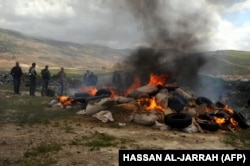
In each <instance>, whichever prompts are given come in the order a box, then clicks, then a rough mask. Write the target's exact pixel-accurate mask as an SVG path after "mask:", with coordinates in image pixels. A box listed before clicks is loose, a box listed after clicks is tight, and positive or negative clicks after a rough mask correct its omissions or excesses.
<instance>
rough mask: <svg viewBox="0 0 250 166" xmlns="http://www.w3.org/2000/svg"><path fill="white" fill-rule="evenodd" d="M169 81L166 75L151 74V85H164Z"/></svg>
mask: <svg viewBox="0 0 250 166" xmlns="http://www.w3.org/2000/svg"><path fill="white" fill-rule="evenodd" d="M166 79H167V75H165V74H159V75H157V74H150V80H149V83H148V84H149V85H164V84H165V82H166Z"/></svg>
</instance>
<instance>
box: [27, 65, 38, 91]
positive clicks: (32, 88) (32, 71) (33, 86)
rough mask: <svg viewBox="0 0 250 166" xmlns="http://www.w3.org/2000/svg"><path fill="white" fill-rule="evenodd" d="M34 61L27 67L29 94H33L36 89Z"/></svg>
mask: <svg viewBox="0 0 250 166" xmlns="http://www.w3.org/2000/svg"><path fill="white" fill-rule="evenodd" d="M36 75H37V74H36V63H32V66H31V67H30V69H29V77H30V96H35V91H36Z"/></svg>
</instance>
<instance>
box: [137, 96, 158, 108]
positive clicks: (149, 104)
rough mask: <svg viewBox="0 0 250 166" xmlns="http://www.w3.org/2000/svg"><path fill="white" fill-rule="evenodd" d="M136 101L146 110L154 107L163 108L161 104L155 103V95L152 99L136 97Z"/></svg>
mask: <svg viewBox="0 0 250 166" xmlns="http://www.w3.org/2000/svg"><path fill="white" fill-rule="evenodd" d="M137 103H138V104H139V105H141V106H142V107H143V108H144V109H145V110H147V111H152V110H155V109H158V110H162V109H163V108H162V107H161V106H159V105H157V103H156V100H155V97H153V98H152V99H149V98H141V99H137Z"/></svg>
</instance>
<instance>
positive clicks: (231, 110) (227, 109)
mask: <svg viewBox="0 0 250 166" xmlns="http://www.w3.org/2000/svg"><path fill="white" fill-rule="evenodd" d="M224 110H225V112H226V113H228V114H229V115H233V114H234V111H233V109H232V108H230V107H229V106H228V105H226V106H225V107H224Z"/></svg>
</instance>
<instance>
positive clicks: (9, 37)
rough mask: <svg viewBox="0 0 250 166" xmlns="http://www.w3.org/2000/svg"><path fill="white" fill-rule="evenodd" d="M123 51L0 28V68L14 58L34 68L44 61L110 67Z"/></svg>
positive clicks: (83, 67) (123, 54)
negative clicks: (33, 64)
mask: <svg viewBox="0 0 250 166" xmlns="http://www.w3.org/2000/svg"><path fill="white" fill-rule="evenodd" d="M126 55H128V51H127V50H117V49H111V48H109V47H105V46H100V45H91V44H88V45H87V44H86V45H83V44H77V43H72V42H64V41H56V40H52V39H46V38H42V37H35V36H30V35H27V34H23V33H20V32H16V31H12V30H6V29H1V28H0V63H1V65H0V70H6V69H7V70H9V68H10V67H12V66H13V65H14V64H15V62H16V61H19V62H20V64H21V65H22V67H24V68H27V67H29V66H30V64H31V63H32V62H36V63H37V65H38V68H39V67H40V68H42V67H44V65H46V64H47V65H49V66H50V67H52V68H53V67H54V68H59V67H61V66H65V67H66V68H76V69H88V68H92V69H94V68H99V69H103V68H112V67H113V66H114V65H115V64H116V63H121V61H122V60H123V58H124V57H125V56H126Z"/></svg>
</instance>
